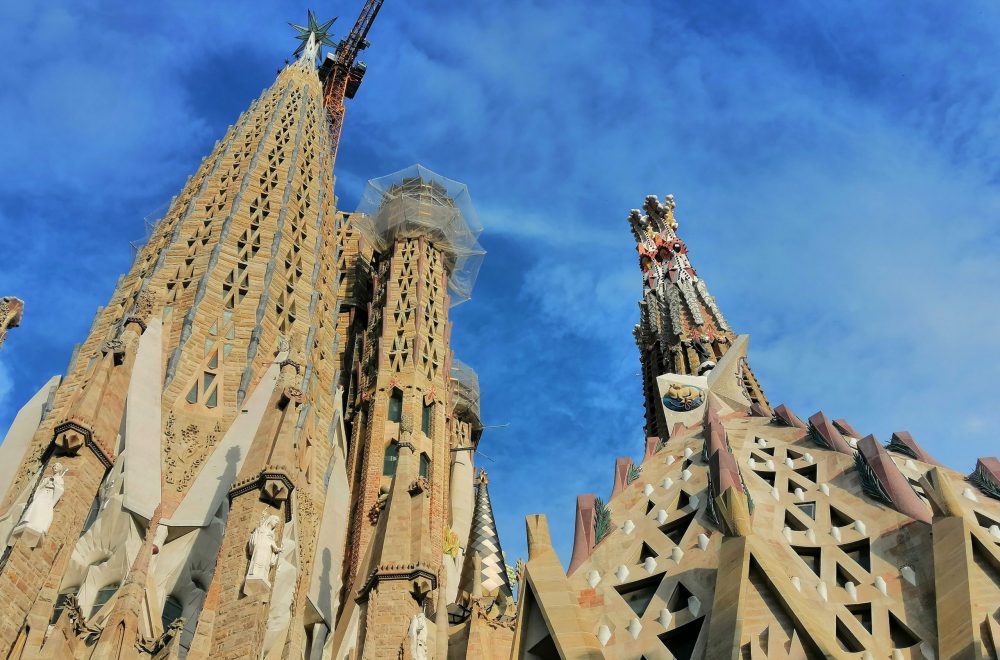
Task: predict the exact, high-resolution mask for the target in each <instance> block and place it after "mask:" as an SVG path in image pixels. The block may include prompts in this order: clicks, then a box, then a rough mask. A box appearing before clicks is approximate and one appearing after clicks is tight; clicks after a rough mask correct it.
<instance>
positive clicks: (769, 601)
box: [749, 556, 795, 651]
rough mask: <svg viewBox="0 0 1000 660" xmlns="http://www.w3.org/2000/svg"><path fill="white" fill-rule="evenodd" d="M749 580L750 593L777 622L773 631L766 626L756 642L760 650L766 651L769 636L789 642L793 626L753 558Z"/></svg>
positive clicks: (751, 559) (751, 558) (780, 601)
mask: <svg viewBox="0 0 1000 660" xmlns="http://www.w3.org/2000/svg"><path fill="white" fill-rule="evenodd" d="M749 579H750V586H751V589H750V592H751V593H754V594H755V597H756V598H759V599H760V603H761V604H762V605H763V607H764V608H766V609H767V611H769V612H770V613H771V616H772V617H773V618H774V620H775V621H776V622H777V625H776V626H775V628H774V630H772V629H771V626H768V627H767V628H766V629H765V630H764V634H762V635H761V636H760V638H759V640H758V641H760V642H762V643H763V646H762V647H761V650H762V651H767V644H768V642H769V639H768V638H769V637H770V636H771V635H780V639H784V640H791V638H792V634H793V633H794V631H795V626H794V623H793V622H792V617H791V616H790V615H789V613H788V611H787V610H786V609H785V607H784V605H783V603H782V600H781V599H780V598H779V597H778V595H777V594H776V593H775V591H774V589H773V588H772V587H771V584H770V582H769V581H768V579H767V576H766V575H765V574H764V569H763V568H761V566H760V564H758V563H757V560H756V559H755V558H754V557H753V556H751V557H750V573H749ZM786 643H787V642H786Z"/></svg>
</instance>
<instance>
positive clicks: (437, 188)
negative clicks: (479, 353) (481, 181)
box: [351, 165, 486, 306]
mask: <svg viewBox="0 0 1000 660" xmlns="http://www.w3.org/2000/svg"><path fill="white" fill-rule="evenodd" d="M351 221H352V222H353V223H354V224H355V226H356V227H358V229H359V230H360V231H361V232H362V233H363V234H364V235H365V237H366V238H367V239H368V240H369V241H370V242H371V244H372V246H373V247H374V248H375V249H376V250H378V251H379V252H384V251H385V250H386V249H387V248H388V247H389V246H390V245H392V243H393V241H395V240H397V239H399V238H409V237H414V236H425V237H427V238H428V239H429V240H430V241H432V242H433V243H434V245H435V246H436V247H437V248H438V249H440V250H441V251H442V252H443V253H444V255H445V266H446V268H447V269H448V292H449V296H450V298H451V305H452V306H454V305H457V304H458V303H461V302H464V301H466V300H468V299H469V298H470V297H471V296H472V287H473V286H474V285H475V282H476V276H477V275H478V274H479V267H480V265H481V264H482V262H483V257H484V256H485V255H486V251H485V250H484V249H483V248H482V246H481V245H479V234H480V233H482V231H483V228H482V225H480V224H479V218H478V217H477V215H476V209H475V208H474V207H473V206H472V198H471V197H470V196H469V189H468V188H467V187H466V186H465V184H464V183H459V182H458V181H452V180H451V179H447V178H445V177H443V176H441V175H439V174H435V173H434V172H432V171H430V170H429V169H427V168H426V167H423V166H422V165H411V166H410V167H407V168H406V169H403V170H400V171H398V172H395V173H393V174H389V175H387V176H383V177H380V178H378V179H371V180H370V181H368V185H367V186H366V187H365V192H364V194H363V195H362V196H361V201H360V203H359V204H358V210H357V213H356V214H355V215H352V216H351Z"/></svg>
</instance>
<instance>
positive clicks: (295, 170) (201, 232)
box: [0, 14, 513, 660]
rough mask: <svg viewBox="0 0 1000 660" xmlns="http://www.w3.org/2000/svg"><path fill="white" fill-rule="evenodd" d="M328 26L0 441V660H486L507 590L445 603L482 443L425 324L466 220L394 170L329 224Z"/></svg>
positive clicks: (506, 637)
mask: <svg viewBox="0 0 1000 660" xmlns="http://www.w3.org/2000/svg"><path fill="white" fill-rule="evenodd" d="M331 23H332V21H331V22H330V23H326V24H323V25H320V24H319V23H318V22H317V21H316V20H315V17H314V16H313V15H311V14H310V21H309V25H308V26H305V27H300V28H299V29H300V33H301V34H300V37H301V38H302V41H303V44H302V47H301V48H300V50H299V51H298V52H301V57H300V58H299V59H298V60H297V61H296V62H294V63H293V64H289V65H286V66H285V67H284V68H283V69H282V70H281V71H280V72H279V73H278V75H277V78H276V80H275V81H274V84H273V85H271V87H269V88H268V89H266V90H264V92H263V93H262V94H261V96H260V97H259V98H258V99H257V100H256V101H254V102H253V103H252V104H251V106H250V108H249V109H248V110H247V111H246V112H244V113H243V114H242V115H241V116H240V117H239V118H238V120H237V121H236V123H235V124H234V125H233V126H231V127H230V128H229V130H228V131H227V132H226V134H225V136H224V137H223V138H222V139H221V140H219V141H218V142H217V143H216V145H215V147H214V149H213V150H212V152H211V153H210V154H209V155H208V156H207V157H206V158H205V159H204V160H203V161H202V163H201V165H200V167H199V168H198V170H197V172H196V173H195V174H194V175H193V176H192V177H190V179H189V180H188V182H187V183H186V184H185V186H184V188H183V189H182V190H181V192H180V194H179V195H178V196H177V197H176V198H174V200H173V201H172V203H171V205H170V207H169V210H168V211H167V213H166V215H165V216H164V217H163V218H162V219H161V220H160V221H159V222H158V223H157V224H156V226H155V229H154V230H153V232H152V235H151V237H150V238H149V240H148V242H147V243H146V244H145V245H144V246H142V247H141V249H139V251H138V254H137V255H136V258H135V261H134V263H133V265H132V267H131V269H130V270H129V272H128V273H127V274H125V275H123V276H122V277H121V279H120V280H119V282H118V285H117V287H116V289H115V292H114V295H113V296H112V299H111V301H110V303H109V304H108V305H107V306H106V307H104V308H102V309H100V310H99V311H98V313H97V315H96V317H95V319H94V322H93V326H92V328H91V330H90V333H89V335H88V337H87V339H86V341H85V342H84V343H83V344H82V345H81V347H80V349H79V350H78V352H77V353H76V354H75V356H74V359H73V360H72V362H71V364H70V366H69V369H68V370H67V373H66V374H65V376H61V377H54V378H53V379H52V380H50V381H49V382H48V383H46V385H45V386H44V387H43V388H42V390H40V391H39V392H38V394H36V395H35V396H34V397H32V399H31V400H30V401H29V402H28V403H27V404H26V405H25V406H24V407H23V408H22V410H21V411H20V413H19V414H18V415H17V417H16V419H15V421H14V423H13V424H12V426H11V428H10V430H9V432H8V433H7V436H6V437H5V439H4V442H3V444H0V497H2V498H3V499H2V501H0V542H2V548H3V551H2V556H0V600H2V602H4V603H5V606H4V607H3V608H0V656H2V657H11V658H34V657H45V658H137V657H156V658H183V657H191V658H207V657H212V658H233V659H235V658H245V657H266V658H310V659H311V660H312V659H318V658H328V657H336V658H338V659H339V658H344V657H351V658H361V657H366V658H367V657H371V658H381V657H393V658H395V657H397V656H398V654H399V653H401V652H403V651H404V650H406V649H410V650H409V651H407V652H409V653H410V654H411V655H412V656H413V657H437V658H445V657H447V656H448V654H449V652H450V650H449V643H450V641H451V640H450V637H452V636H454V637H455V648H456V649H457V648H459V646H460V645H462V644H466V643H467V641H466V640H467V638H468V637H469V635H470V634H471V633H470V630H472V629H475V631H476V634H477V635H478V639H480V640H486V641H487V642H488V643H489V644H488V645H489V646H490V647H491V648H492V649H493V650H494V651H495V652H496V657H506V655H507V654H508V653H509V648H510V643H511V639H512V635H513V632H512V628H513V623H512V620H513V616H512V615H513V604H512V600H511V598H510V590H509V587H508V588H507V590H506V591H504V592H502V593H501V592H497V593H493V594H488V595H489V596H491V598H490V600H489V602H488V603H486V602H484V601H483V598H485V596H486V595H485V594H470V593H468V590H462V589H461V588H460V576H461V575H462V569H463V565H464V564H463V561H464V559H465V554H466V553H465V549H466V548H467V547H469V545H470V542H471V541H470V539H471V538H472V532H473V518H474V510H475V508H476V502H477V499H476V486H475V475H474V466H473V463H472V458H473V456H474V452H475V449H476V447H477V445H478V443H479V440H480V437H481V435H482V428H483V427H482V424H481V423H480V421H479V396H478V386H475V385H474V383H475V375H474V373H473V372H471V370H467V369H463V368H461V367H460V366H459V365H458V364H457V363H456V362H454V361H453V358H452V355H451V351H450V348H449V335H450V332H451V327H450V324H449V322H448V307H449V305H450V304H453V303H454V302H455V301H460V300H462V299H464V298H467V297H468V295H469V292H470V291H471V287H472V283H473V281H474V279H475V271H476V268H477V267H478V263H479V260H481V258H482V255H483V251H482V249H481V248H480V247H479V245H478V242H477V241H476V237H477V235H478V232H479V228H478V224H477V222H476V221H475V212H474V210H473V209H472V206H471V202H470V201H469V197H468V192H467V191H466V190H465V188H464V186H462V185H461V184H457V183H455V182H452V181H449V180H448V179H444V178H443V177H439V176H437V175H435V174H433V173H431V172H429V171H427V170H425V169H423V168H418V167H414V168H411V169H410V170H406V171H404V172H402V173H397V174H396V175H392V176H390V177H386V178H384V179H376V180H373V181H372V182H371V185H370V186H369V189H368V193H366V197H365V199H364V200H363V203H362V205H361V208H359V211H358V213H354V214H346V213H342V212H339V211H337V210H336V209H335V198H334V194H333V186H334V176H333V156H332V153H333V152H332V146H333V140H334V139H335V137H336V136H335V135H333V133H332V131H331V118H330V114H329V112H328V108H327V107H326V106H325V105H324V89H323V87H324V80H325V78H324V77H323V75H324V74H323V69H321V70H317V66H316V62H317V59H318V57H319V47H320V45H322V44H329V43H331V42H330V41H329V38H328V34H327V29H328V28H329V27H330V25H331ZM4 301H5V306H4V308H3V309H4V311H3V315H2V318H0V341H2V338H3V332H5V331H6V329H7V328H8V327H14V326H16V325H17V322H18V321H19V319H20V301H17V300H16V299H4ZM10 301H14V303H16V305H15V304H13V303H11V302H10ZM397 477H398V478H397ZM482 488H484V489H485V486H482ZM446 539H447V540H449V542H450V545H449V547H448V548H447V549H446V548H445V541H446ZM473 540H474V539H473ZM493 545H495V546H496V556H494V557H493V558H492V561H493V564H492V565H491V568H490V570H493V571H495V570H497V567H498V566H503V567H505V566H506V565H505V563H504V560H503V556H502V551H500V549H499V540H498V539H496V540H495V542H494V544H493ZM446 550H447V551H446ZM474 596H475V597H476V598H479V601H476V602H477V603H478V606H479V610H478V612H480V613H481V616H480V617H479V618H481V619H483V620H484V621H487V620H488V621H489V623H490V626H488V627H487V628H488V630H482V627H483V626H482V625H479V624H475V622H474V621H473V620H472V617H471V616H469V612H471V611H472V610H473V608H472V606H471V604H472V603H473V601H474V600H475V598H474ZM481 601H482V602H481ZM449 607H451V609H452V610H455V611H456V612H457V613H458V614H457V615H455V616H453V617H451V619H452V620H451V621H449ZM421 645H422V646H421ZM422 648H423V649H424V650H426V649H430V651H429V652H427V653H425V654H424V655H421V653H422V652H423V651H421V649H422Z"/></svg>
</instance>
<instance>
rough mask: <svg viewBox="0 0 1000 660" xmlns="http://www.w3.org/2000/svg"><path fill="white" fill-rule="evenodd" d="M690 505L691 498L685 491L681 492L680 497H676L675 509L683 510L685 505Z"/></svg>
mask: <svg viewBox="0 0 1000 660" xmlns="http://www.w3.org/2000/svg"><path fill="white" fill-rule="evenodd" d="M690 503H691V496H690V495H688V494H687V491H684V490H682V491H681V492H680V495H678V496H677V508H678V509H685V508H687V505H688V504H690Z"/></svg>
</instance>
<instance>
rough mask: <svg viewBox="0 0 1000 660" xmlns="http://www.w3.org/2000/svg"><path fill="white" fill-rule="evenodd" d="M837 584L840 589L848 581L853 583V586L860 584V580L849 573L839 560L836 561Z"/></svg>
mask: <svg viewBox="0 0 1000 660" xmlns="http://www.w3.org/2000/svg"><path fill="white" fill-rule="evenodd" d="M836 579H837V586H838V587H840V588H841V589H843V588H845V587H846V585H847V583H848V582H852V583H854V586H857V585H859V584H861V580H860V579H858V578H856V577H855V576H853V575H851V573H850V572H849V571H848V570H847V569H846V568H844V567H843V566H842V565H841V564H840V563H839V562H838V563H837V573H836Z"/></svg>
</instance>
